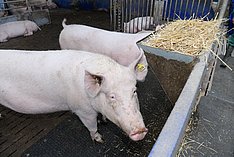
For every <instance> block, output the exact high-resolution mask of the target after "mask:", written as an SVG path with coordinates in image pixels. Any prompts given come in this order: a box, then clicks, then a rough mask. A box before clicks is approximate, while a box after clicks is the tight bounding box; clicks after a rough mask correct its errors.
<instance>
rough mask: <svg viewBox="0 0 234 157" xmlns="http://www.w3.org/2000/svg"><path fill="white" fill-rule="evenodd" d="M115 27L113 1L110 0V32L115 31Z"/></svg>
mask: <svg viewBox="0 0 234 157" xmlns="http://www.w3.org/2000/svg"><path fill="white" fill-rule="evenodd" d="M113 27H114V26H113V0H110V30H112V29H113V30H114V28H113Z"/></svg>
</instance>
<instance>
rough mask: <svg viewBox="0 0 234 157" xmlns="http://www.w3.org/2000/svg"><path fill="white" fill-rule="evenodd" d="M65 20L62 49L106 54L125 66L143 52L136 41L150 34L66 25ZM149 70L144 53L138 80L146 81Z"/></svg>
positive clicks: (139, 66)
mask: <svg viewBox="0 0 234 157" xmlns="http://www.w3.org/2000/svg"><path fill="white" fill-rule="evenodd" d="M65 21H66V19H64V20H63V23H62V25H63V27H64V29H63V30H62V31H61V33H60V36H59V44H60V47H61V49H73V50H84V51H89V52H93V53H100V54H104V55H106V56H109V57H111V58H112V59H114V60H115V61H117V62H118V63H119V64H121V65H124V66H129V65H130V64H131V63H132V62H133V61H134V60H136V59H137V58H138V57H139V56H140V54H141V53H143V50H141V49H139V48H138V47H137V45H136V42H137V41H139V40H141V39H142V38H144V37H146V36H147V35H149V34H150V33H139V34H127V33H120V32H112V31H106V30H103V29H98V28H93V27H90V26H85V25H75V24H72V25H66V24H65ZM147 72H148V63H147V60H146V57H145V55H144V54H143V56H142V59H141V60H140V62H139V64H138V65H137V70H136V75H137V80H138V81H144V80H145V77H146V75H147Z"/></svg>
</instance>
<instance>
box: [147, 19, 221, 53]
mask: <svg viewBox="0 0 234 157" xmlns="http://www.w3.org/2000/svg"><path fill="white" fill-rule="evenodd" d="M220 24H221V20H212V21H203V20H200V19H192V20H176V21H174V22H171V23H169V24H167V25H166V26H165V27H164V28H162V29H161V30H160V31H158V32H156V33H155V34H153V35H152V36H150V37H149V40H148V41H146V42H144V43H143V44H144V45H147V46H151V47H155V48H161V49H164V50H167V51H175V52H178V53H182V54H187V55H192V56H196V55H200V54H201V53H203V52H204V50H209V49H210V46H211V44H212V43H213V42H214V41H215V40H216V41H219V36H220V34H222V30H221V29H220V28H219V26H220Z"/></svg>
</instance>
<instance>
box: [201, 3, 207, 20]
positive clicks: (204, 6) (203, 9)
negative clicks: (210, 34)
mask: <svg viewBox="0 0 234 157" xmlns="http://www.w3.org/2000/svg"><path fill="white" fill-rule="evenodd" d="M206 3H207V0H205V2H204V5H203V8H202V17H203V16H204V11H205V8H206Z"/></svg>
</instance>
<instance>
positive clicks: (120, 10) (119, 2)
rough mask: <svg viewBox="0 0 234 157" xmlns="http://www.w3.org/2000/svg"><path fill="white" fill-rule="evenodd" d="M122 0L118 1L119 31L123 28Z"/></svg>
mask: <svg viewBox="0 0 234 157" xmlns="http://www.w3.org/2000/svg"><path fill="white" fill-rule="evenodd" d="M122 2H123V1H122V0H120V1H118V4H119V5H118V31H120V29H121V25H122V24H121V16H122V13H121V12H122V7H121V6H122Z"/></svg>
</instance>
